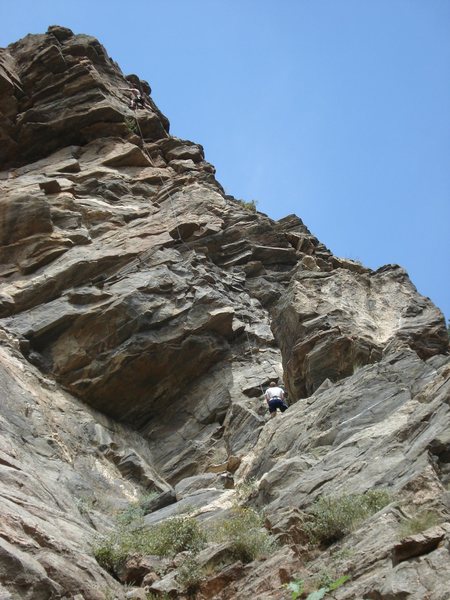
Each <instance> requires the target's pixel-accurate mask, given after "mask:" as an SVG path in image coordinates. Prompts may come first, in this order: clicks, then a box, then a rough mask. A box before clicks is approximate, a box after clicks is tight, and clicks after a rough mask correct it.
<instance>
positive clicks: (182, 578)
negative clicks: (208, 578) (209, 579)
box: [177, 552, 204, 595]
mask: <svg viewBox="0 0 450 600" xmlns="http://www.w3.org/2000/svg"><path fill="white" fill-rule="evenodd" d="M203 577H204V572H203V569H202V567H201V566H200V564H199V562H198V560H197V559H196V557H195V554H194V553H192V552H190V553H189V554H188V556H187V557H186V558H185V559H184V561H183V563H182V565H181V566H180V567H179V568H178V575H177V581H178V582H179V583H180V584H181V585H182V586H183V587H184V589H185V590H186V592H187V594H189V595H191V594H193V593H195V592H196V591H197V590H198V587H199V585H200V581H201V580H202V579H203Z"/></svg>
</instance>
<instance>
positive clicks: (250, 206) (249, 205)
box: [238, 200, 257, 213]
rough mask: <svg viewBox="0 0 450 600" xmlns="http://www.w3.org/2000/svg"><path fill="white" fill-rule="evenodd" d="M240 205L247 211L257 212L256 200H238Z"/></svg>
mask: <svg viewBox="0 0 450 600" xmlns="http://www.w3.org/2000/svg"><path fill="white" fill-rule="evenodd" d="M238 202H239V204H240V205H241V206H242V207H243V208H245V209H246V210H248V211H250V212H254V213H255V212H256V205H257V201H256V200H249V201H246V200H238Z"/></svg>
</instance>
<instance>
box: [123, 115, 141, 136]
mask: <svg viewBox="0 0 450 600" xmlns="http://www.w3.org/2000/svg"><path fill="white" fill-rule="evenodd" d="M124 123H125V127H126V128H127V129H128V131H129V132H130V133H137V131H138V128H137V124H136V119H134V118H133V117H125V121H124Z"/></svg>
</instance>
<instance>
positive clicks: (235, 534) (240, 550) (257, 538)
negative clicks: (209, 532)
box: [214, 508, 275, 562]
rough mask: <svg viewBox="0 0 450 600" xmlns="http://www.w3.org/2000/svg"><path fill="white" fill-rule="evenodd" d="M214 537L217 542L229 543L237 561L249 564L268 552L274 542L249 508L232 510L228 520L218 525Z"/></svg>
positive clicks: (259, 519)
mask: <svg viewBox="0 0 450 600" xmlns="http://www.w3.org/2000/svg"><path fill="white" fill-rule="evenodd" d="M214 537H215V539H216V540H217V541H219V542H231V545H232V548H231V551H232V553H233V555H234V557H235V558H236V559H237V560H242V562H251V561H252V560H255V559H256V558H260V557H261V556H264V555H265V554H267V553H268V552H270V551H271V550H272V549H273V547H274V545H275V541H274V539H273V538H272V536H271V535H270V534H269V532H268V531H267V530H266V529H264V527H263V520H262V518H261V517H260V516H259V514H258V513H257V512H256V511H255V510H253V509H251V508H234V509H233V513H232V515H231V517H230V518H229V519H227V520H226V521H224V522H223V523H221V524H220V525H219V527H218V528H217V530H216V531H215V534H214Z"/></svg>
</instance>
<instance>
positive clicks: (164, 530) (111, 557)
mask: <svg viewBox="0 0 450 600" xmlns="http://www.w3.org/2000/svg"><path fill="white" fill-rule="evenodd" d="M205 541H206V536H205V533H204V531H203V530H202V529H201V527H200V525H199V524H198V523H197V521H196V520H195V519H194V518H193V517H189V516H183V517H173V518H171V519H166V520H165V521H163V522H162V523H159V524H157V525H153V526H151V527H144V520H143V518H142V516H137V518H136V519H135V520H132V521H131V522H130V521H125V522H122V523H121V522H119V523H118V526H117V528H116V529H115V530H114V531H113V532H112V533H111V534H109V535H107V536H104V537H103V538H101V539H100V540H99V541H98V542H97V544H96V545H95V547H94V557H95V559H96V560H97V562H98V563H99V565H100V566H102V567H103V568H104V569H106V570H107V571H109V572H110V573H113V574H117V572H118V570H119V569H120V567H121V566H122V565H123V564H124V563H125V561H126V560H127V558H128V556H129V555H130V554H140V555H145V554H156V555H157V556H175V555H176V554H178V553H179V552H183V551H185V550H189V551H191V552H194V553H195V552H199V550H200V549H201V548H202V547H203V546H204V544H205Z"/></svg>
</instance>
